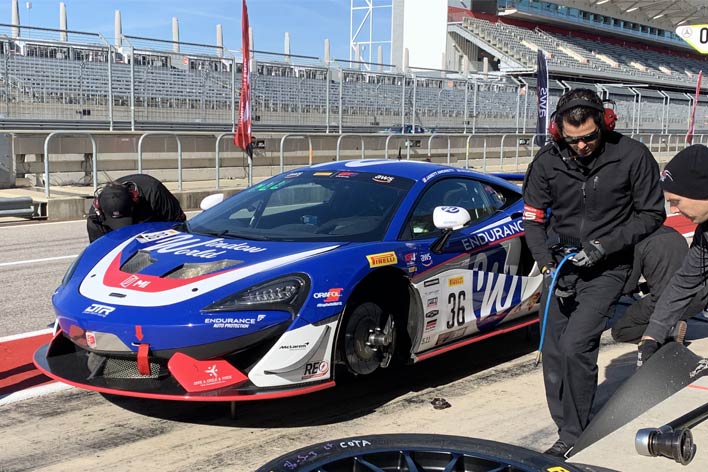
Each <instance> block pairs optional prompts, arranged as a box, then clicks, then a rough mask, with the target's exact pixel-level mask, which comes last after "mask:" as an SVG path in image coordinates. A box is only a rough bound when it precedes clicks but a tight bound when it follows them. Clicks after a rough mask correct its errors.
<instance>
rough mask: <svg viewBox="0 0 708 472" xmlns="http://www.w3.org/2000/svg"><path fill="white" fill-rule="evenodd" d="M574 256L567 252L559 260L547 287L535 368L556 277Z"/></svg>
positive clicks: (544, 332) (539, 357)
mask: <svg viewBox="0 0 708 472" xmlns="http://www.w3.org/2000/svg"><path fill="white" fill-rule="evenodd" d="M576 254H577V252H569V253H568V254H566V255H565V257H563V259H561V261H560V263H559V264H558V267H557V268H556V271H555V273H554V274H553V277H552V278H551V286H550V287H548V296H547V297H546V307H545V308H544V309H543V319H542V320H541V339H540V340H539V342H538V351H537V352H536V364H535V365H536V366H537V365H538V363H539V362H540V361H541V349H543V339H544V338H545V337H546V321H547V320H548V309H549V308H550V307H551V297H552V296H553V292H554V291H555V289H556V280H557V279H558V275H559V274H560V271H561V269H562V268H563V264H565V262H566V261H567V260H568V259H570V258H571V257H573V256H575V255H576Z"/></svg>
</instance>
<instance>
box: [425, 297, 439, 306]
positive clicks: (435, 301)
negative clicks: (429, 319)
mask: <svg viewBox="0 0 708 472" xmlns="http://www.w3.org/2000/svg"><path fill="white" fill-rule="evenodd" d="M436 306H438V297H433V298H428V301H427V302H426V308H435V307H436Z"/></svg>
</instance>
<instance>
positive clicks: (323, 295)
mask: <svg viewBox="0 0 708 472" xmlns="http://www.w3.org/2000/svg"><path fill="white" fill-rule="evenodd" d="M342 290H344V289H343V288H341V287H338V288H330V289H329V290H327V291H326V292H315V293H313V294H312V298H314V299H315V300H321V301H320V303H318V304H317V308H324V307H328V306H342V302H341V301H340V300H339V298H340V297H341V296H342Z"/></svg>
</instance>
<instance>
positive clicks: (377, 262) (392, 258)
mask: <svg viewBox="0 0 708 472" xmlns="http://www.w3.org/2000/svg"><path fill="white" fill-rule="evenodd" d="M366 259H367V260H368V261H369V267H371V268H372V269H373V268H374V267H381V266H387V265H391V264H397V263H398V258H397V257H396V253H395V252H382V253H380V254H371V255H368V256H366Z"/></svg>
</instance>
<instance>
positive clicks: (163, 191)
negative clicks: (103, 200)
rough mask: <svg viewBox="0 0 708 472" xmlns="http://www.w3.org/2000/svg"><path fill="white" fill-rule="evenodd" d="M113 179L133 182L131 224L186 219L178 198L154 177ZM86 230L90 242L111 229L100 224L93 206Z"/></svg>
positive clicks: (141, 175) (136, 175)
mask: <svg viewBox="0 0 708 472" xmlns="http://www.w3.org/2000/svg"><path fill="white" fill-rule="evenodd" d="M115 181H116V182H119V183H125V182H133V183H134V184H135V187H136V188H137V191H138V201H137V202H136V203H135V204H134V205H133V214H132V217H133V224H138V223H145V222H149V221H184V220H185V219H186V216H185V214H184V211H182V207H181V206H180V204H179V200H177V198H176V197H175V196H174V195H172V193H171V192H170V191H169V190H168V189H167V187H165V186H164V185H163V184H162V182H160V181H159V180H157V179H156V178H154V177H151V176H149V175H147V174H133V175H126V176H124V177H120V178H118V179H116V180H115ZM87 231H88V236H89V241H90V242H93V241H94V240H96V239H98V238H99V237H101V236H103V235H104V234H106V233H108V232H110V231H111V228H109V227H108V226H106V225H105V224H102V221H101V219H100V218H97V216H96V210H95V208H93V206H92V207H91V209H90V210H89V215H88V218H87Z"/></svg>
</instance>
